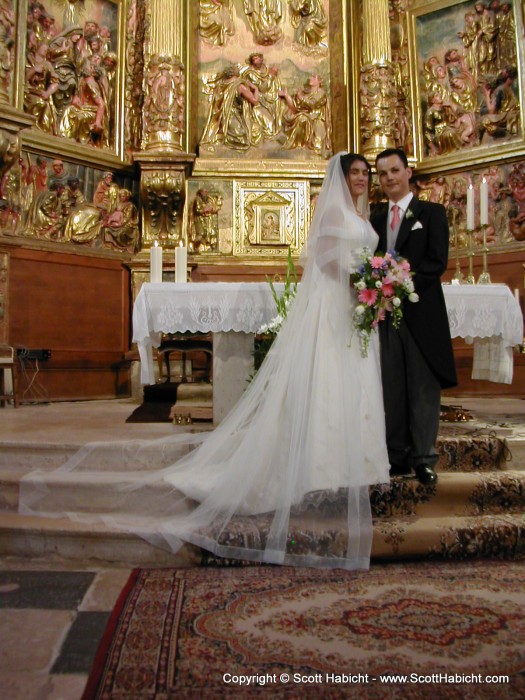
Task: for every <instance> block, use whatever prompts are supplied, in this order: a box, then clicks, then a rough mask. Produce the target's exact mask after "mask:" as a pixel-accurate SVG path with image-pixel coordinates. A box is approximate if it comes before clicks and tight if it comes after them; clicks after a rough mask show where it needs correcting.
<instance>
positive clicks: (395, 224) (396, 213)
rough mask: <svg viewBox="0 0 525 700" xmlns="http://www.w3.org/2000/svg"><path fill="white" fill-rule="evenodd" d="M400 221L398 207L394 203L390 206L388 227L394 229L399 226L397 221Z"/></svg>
mask: <svg viewBox="0 0 525 700" xmlns="http://www.w3.org/2000/svg"><path fill="white" fill-rule="evenodd" d="M400 221H401V217H400V216H399V207H398V206H397V204H394V205H393V206H392V221H391V222H390V228H391V229H392V231H395V230H396V228H397V227H398V226H399V222H400Z"/></svg>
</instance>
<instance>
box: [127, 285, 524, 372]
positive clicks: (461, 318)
mask: <svg viewBox="0 0 525 700" xmlns="http://www.w3.org/2000/svg"><path fill="white" fill-rule="evenodd" d="M282 286H283V285H279V284H276V285H275V287H276V290H277V291H278V292H280V291H281V290H282ZM443 291H444V293H445V301H446V304H447V311H448V317H449V323H450V330H451V335H452V337H453V338H457V337H461V338H464V339H465V341H466V342H468V343H472V342H473V343H474V366H473V375H472V376H473V378H474V379H489V380H490V381H497V382H504V383H510V382H512V368H513V358H512V348H513V346H515V345H518V344H521V343H522V341H523V314H522V312H521V309H520V306H519V304H518V302H517V301H516V299H515V297H514V296H513V294H512V293H511V291H510V289H509V288H508V287H507V286H506V285H504V284H491V285H451V284H444V285H443ZM275 315H276V309H275V301H274V299H273V296H272V294H271V291H270V288H269V285H268V284H267V283H266V282H255V283H254V282H204V283H188V284H174V283H167V282H164V283H162V284H151V283H147V284H143V285H142V288H141V290H140V292H139V294H138V296H137V299H136V301H135V304H134V307H133V341H134V342H136V343H137V346H138V350H139V354H140V359H141V382H142V383H143V384H153V383H154V382H155V375H154V368H153V352H152V349H153V347H158V345H159V344H160V340H161V335H162V333H183V332H185V331H190V332H193V333H196V332H202V333H210V332H211V333H224V332H231V331H234V332H243V333H255V332H256V331H257V330H258V329H259V328H260V327H261V326H262V325H263V324H265V323H268V321H270V320H271V319H272V318H273V317H274V316H275ZM428 322H429V323H432V319H431V318H429V319H428Z"/></svg>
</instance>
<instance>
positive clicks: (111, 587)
mask: <svg viewBox="0 0 525 700" xmlns="http://www.w3.org/2000/svg"><path fill="white" fill-rule="evenodd" d="M131 571H132V569H107V570H105V571H99V572H97V575H96V576H95V579H94V581H93V583H92V585H91V586H90V587H89V590H88V591H87V593H86V595H85V596H84V599H83V600H82V602H81V603H80V605H79V607H78V609H79V610H84V611H89V610H102V611H103V610H106V611H111V610H113V608H114V606H115V603H116V602H117V598H118V597H119V595H120V593H121V591H122V589H123V588H124V586H125V585H126V583H127V581H128V579H129V577H130V574H131Z"/></svg>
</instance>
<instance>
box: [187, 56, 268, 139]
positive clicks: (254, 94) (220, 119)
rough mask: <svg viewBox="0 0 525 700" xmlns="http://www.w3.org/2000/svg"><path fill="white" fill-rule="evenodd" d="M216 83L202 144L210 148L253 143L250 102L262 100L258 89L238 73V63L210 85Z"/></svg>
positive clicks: (252, 103)
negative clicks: (249, 119)
mask: <svg viewBox="0 0 525 700" xmlns="http://www.w3.org/2000/svg"><path fill="white" fill-rule="evenodd" d="M211 84H213V85H214V88H213V94H212V100H211V104H210V111H209V114H208V119H207V122H206V126H205V127H204V133H203V135H202V138H201V141H200V144H201V146H206V147H207V148H208V150H213V148H214V146H216V145H218V144H222V145H224V146H227V147H229V148H233V149H235V150H239V151H244V150H247V149H248V148H249V147H250V127H249V124H248V106H249V105H251V106H254V105H256V104H257V103H258V100H259V90H258V88H256V87H255V85H252V84H251V83H250V82H249V81H248V80H245V79H244V78H243V77H241V76H240V74H239V68H238V66H230V67H228V68H226V69H225V70H224V71H223V72H222V73H221V74H220V75H219V76H218V77H217V78H216V79H215V80H210V81H209V83H208V85H211Z"/></svg>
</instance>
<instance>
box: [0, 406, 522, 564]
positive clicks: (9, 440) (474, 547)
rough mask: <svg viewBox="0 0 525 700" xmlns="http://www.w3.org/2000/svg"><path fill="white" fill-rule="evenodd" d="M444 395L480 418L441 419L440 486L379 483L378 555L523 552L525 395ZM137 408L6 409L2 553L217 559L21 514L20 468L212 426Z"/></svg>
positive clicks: (117, 559)
mask: <svg viewBox="0 0 525 700" xmlns="http://www.w3.org/2000/svg"><path fill="white" fill-rule="evenodd" d="M446 403H447V405H460V406H461V407H462V408H463V409H464V410H466V411H469V412H470V413H471V414H472V416H473V420H471V421H467V422H459V423H445V422H442V423H441V427H440V435H439V445H438V447H439V452H440V461H439V463H438V472H439V481H438V485H437V487H436V488H429V487H423V486H422V485H421V484H419V483H418V482H417V480H415V479H414V478H408V477H394V478H393V479H392V481H391V484H390V485H389V486H387V487H374V488H373V490H372V492H371V494H372V504H373V512H374V544H373V550H372V559H377V560H379V559H406V558H414V557H416V558H421V557H423V558H436V557H437V558H439V557H441V558H467V557H469V556H472V557H483V556H491V557H494V556H497V557H501V558H514V557H521V556H523V554H524V553H525V542H524V541H523V534H522V533H523V532H524V531H525V528H524V526H525V401H524V400H520V399H514V398H512V399H509V398H502V399H494V398H491V399H482V398H476V399H472V398H468V399H465V398H453V397H446ZM136 406H137V402H136V401H135V400H133V399H121V400H112V401H90V402H76V403H53V404H47V405H42V404H40V405H23V406H21V407H20V408H18V409H13V408H11V407H7V408H4V409H1V413H0V416H1V421H0V556H2V557H9V556H16V557H29V558H42V557H46V558H49V559H50V560H53V559H66V560H69V559H70V560H77V561H80V560H82V561H84V560H88V561H89V560H93V561H98V562H104V563H106V564H107V563H112V564H115V565H118V566H125V565H161V566H164V565H182V566H196V565H202V564H203V563H209V557H208V555H207V554H206V553H203V552H202V551H200V550H199V549H198V548H195V547H191V546H186V547H185V548H183V550H181V551H180V552H179V553H178V554H177V555H175V556H174V555H171V554H169V553H166V552H164V551H162V550H159V549H156V548H154V547H152V546H150V545H149V544H147V543H145V542H143V541H142V540H140V539H138V538H136V537H134V536H131V535H126V534H124V533H115V532H110V531H108V530H107V529H105V528H104V527H93V526H89V525H83V524H79V523H72V522H71V521H69V520H60V519H44V518H36V517H26V516H20V515H18V513H17V507H18V484H19V481H20V479H21V478H22V476H23V475H24V474H26V473H28V472H29V471H31V470H33V469H46V470H50V469H53V468H56V467H58V466H60V465H62V464H63V463H64V462H65V461H66V460H67V459H68V457H69V456H70V455H71V454H73V453H74V452H75V451H76V450H77V449H78V448H79V447H80V446H81V445H83V444H84V443H86V442H89V441H95V440H96V441H104V440H114V439H120V440H121V439H129V440H133V439H142V438H160V437H163V436H166V435H171V434H173V432H174V431H176V432H180V431H184V430H209V429H211V425H210V424H201V425H196V424H194V425H190V426H183V425H172V424H171V423H126V418H127V417H128V416H129V415H130V414H131V412H132V411H133V410H134V408H136ZM101 488H103V485H102V484H101ZM241 535H242V533H241ZM262 536H264V533H262Z"/></svg>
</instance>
